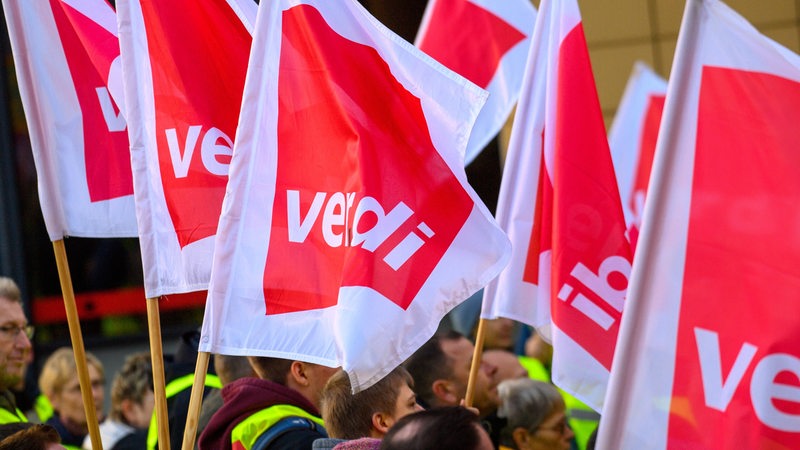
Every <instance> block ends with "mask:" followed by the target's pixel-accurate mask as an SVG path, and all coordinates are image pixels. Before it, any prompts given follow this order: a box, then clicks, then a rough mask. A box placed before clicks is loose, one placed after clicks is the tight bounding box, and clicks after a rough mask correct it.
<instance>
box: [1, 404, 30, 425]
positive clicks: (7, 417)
mask: <svg viewBox="0 0 800 450" xmlns="http://www.w3.org/2000/svg"><path fill="white" fill-rule="evenodd" d="M27 421H28V418H27V417H25V414H22V411H20V410H19V408H17V409H16V414H15V413H13V412H11V411H9V410H7V409H5V408H0V425H5V424H7V423H17V422H27Z"/></svg>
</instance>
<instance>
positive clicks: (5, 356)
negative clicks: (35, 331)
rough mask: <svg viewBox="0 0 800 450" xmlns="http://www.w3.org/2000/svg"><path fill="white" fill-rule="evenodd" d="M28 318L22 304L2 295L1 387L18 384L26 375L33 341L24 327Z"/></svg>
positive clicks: (0, 330)
mask: <svg viewBox="0 0 800 450" xmlns="http://www.w3.org/2000/svg"><path fill="white" fill-rule="evenodd" d="M27 324H28V319H27V318H26V317H25V313H24V312H23V311H22V305H21V304H20V303H18V302H12V301H11V300H8V299H7V298H4V297H0V388H3V389H6V388H9V387H11V386H14V385H16V384H17V383H19V382H20V380H22V378H23V377H24V375H25V368H26V366H27V364H28V355H29V354H30V352H31V341H30V339H28V336H27V335H26V334H25V331H24V330H23V329H22V328H24V327H25V326H26V325H27Z"/></svg>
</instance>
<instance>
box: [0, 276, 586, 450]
mask: <svg viewBox="0 0 800 450" xmlns="http://www.w3.org/2000/svg"><path fill="white" fill-rule="evenodd" d="M476 317H477V316H476ZM476 322H477V320H472V321H468V322H466V325H464V322H463V321H462V322H461V324H462V325H461V326H460V327H459V326H456V327H450V328H443V329H442V330H441V331H440V332H438V333H437V334H436V335H434V336H433V337H432V338H431V339H430V340H429V341H428V342H427V343H425V344H424V345H423V346H422V347H420V348H419V349H418V350H417V351H416V352H415V353H414V354H413V355H412V356H411V357H409V358H408V359H407V360H406V361H405V362H404V363H403V364H402V365H401V366H400V367H397V368H396V369H394V370H393V371H392V372H391V373H389V375H387V376H386V377H384V378H383V379H381V380H380V381H379V382H377V383H376V384H374V385H372V386H371V387H369V388H368V389H366V390H363V391H360V392H358V393H355V394H353V393H352V389H351V384H350V379H349V378H348V375H347V373H345V372H344V371H342V370H341V369H338V368H330V367H326V366H322V365H318V364H312V363H308V362H304V361H299V360H286V359H278V358H267V357H252V356H251V357H243V356H227V355H214V357H213V359H212V361H213V365H212V366H211V367H210V370H209V374H208V376H207V381H206V390H205V393H204V401H203V405H202V410H201V413H200V419H199V426H198V434H197V437H196V447H197V448H199V449H201V450H221V449H222V450H224V449H242V448H246V449H272V450H275V449H293V450H296V449H319V450H324V449H332V450H347V449H410V450H413V449H450V448H453V449H456V448H458V449H466V450H469V449H476V450H477V449H481V450H483V449H506V450H507V449H515V450H527V449H541V450H549V449H554V450H555V449H560V450H567V449H574V450H585V449H591V448H593V440H592V438H593V433H594V432H595V430H596V428H597V421H598V420H599V416H597V415H596V414H595V415H592V413H593V411H591V410H590V409H589V408H587V407H586V406H585V405H582V404H581V403H580V402H579V401H578V400H577V399H575V398H574V397H571V396H569V395H568V394H566V393H564V392H561V391H560V390H558V389H557V388H556V387H555V386H554V385H552V384H551V383H550V382H549V375H548V361H547V357H548V356H547V355H548V352H547V345H546V344H544V343H543V341H541V339H539V338H538V337H537V335H536V334H535V333H534V334H532V335H531V336H530V337H529V338H527V339H525V340H526V344H527V345H525V346H517V347H519V348H523V349H524V350H523V353H527V354H518V353H515V352H514V351H513V350H514V348H515V344H516V343H517V342H516V341H518V340H519V338H518V336H519V335H520V333H519V332H520V329H521V328H522V327H520V325H519V324H516V323H514V322H512V321H509V320H506V319H498V320H496V321H489V322H488V323H487V324H486V325H487V326H486V327H485V329H487V330H489V332H488V333H487V336H486V340H485V344H486V350H485V351H484V352H483V355H482V359H481V363H480V370H479V371H478V373H477V377H476V379H475V381H474V391H473V401H472V404H471V405H470V406H469V407H465V406H464V399H465V397H466V394H467V385H468V380H469V374H470V368H471V366H472V359H473V354H474V345H473V343H472V341H471V340H470V339H469V338H468V336H470V335H471V334H472V333H474V329H475V325H476ZM454 323H459V321H457V320H455V321H454ZM452 328H455V329H452ZM459 328H461V329H459ZM523 331H524V330H523ZM32 337H33V327H32V325H31V324H29V322H28V319H27V317H26V316H25V313H24V310H23V308H22V300H21V298H20V291H19V289H18V287H17V286H16V284H15V283H14V281H13V280H11V279H9V278H5V277H0V450H3V449H11V448H13V449H37V450H43V449H47V450H53V449H62V448H66V449H81V448H83V449H91V448H92V442H91V439H90V436H89V435H88V434H89V429H88V427H89V426H88V424H87V420H86V413H85V408H84V403H83V397H82V394H81V390H80V386H79V383H78V378H77V372H76V362H75V357H74V355H73V352H72V349H71V348H62V349H58V350H56V351H55V352H53V353H52V354H51V355H49V356H48V358H47V359H46V361H45V363H44V365H43V367H42V369H41V371H40V373H39V376H38V389H39V392H40V395H39V396H38V397H37V398H36V400H35V401H34V402H33V403H32V405H31V410H30V411H22V410H20V408H18V405H19V403H18V401H17V398H16V397H15V392H18V391H20V390H21V384H22V383H24V379H25V371H26V369H27V367H28V366H29V364H30V363H31V339H32ZM198 342H199V333H197V332H196V331H193V332H190V333H187V334H185V335H184V336H183V338H182V339H181V344H180V345H179V347H178V349H177V351H176V353H175V354H174V355H171V356H172V358H171V364H170V365H169V366H168V369H167V373H166V376H167V381H168V383H167V386H166V395H167V406H168V411H169V426H170V439H171V448H181V443H182V439H183V432H184V427H185V424H186V415H187V412H188V401H189V394H190V390H191V386H192V382H193V379H194V375H193V370H194V363H195V361H196V358H197V346H198ZM86 357H87V366H88V372H89V379H90V381H91V386H92V392H91V394H92V395H91V396H92V399H93V406H94V408H95V411H96V415H97V417H98V419H99V421H100V427H99V431H100V433H99V434H100V438H101V441H102V444H103V448H104V449H106V450H124V449H156V448H159V447H158V434H157V432H156V426H155V418H154V413H153V408H154V403H155V402H154V394H153V379H152V366H151V361H150V355H149V354H148V353H136V354H132V355H129V356H128V357H127V359H126V360H125V362H124V364H123V366H122V368H121V369H120V370H119V372H118V373H116V374H114V375H113V382H112V387H111V392H110V396H111V402H110V404H111V406H110V411H109V412H108V414H107V415H106V414H105V413H104V410H103V407H104V402H105V395H106V393H105V392H104V386H105V377H106V375H107V374H106V373H105V371H104V367H103V364H102V363H101V362H100V360H99V359H97V358H96V357H94V356H93V355H92V354H91V353H88V352H87V354H86ZM109 375H110V374H109ZM23 443H24V444H23Z"/></svg>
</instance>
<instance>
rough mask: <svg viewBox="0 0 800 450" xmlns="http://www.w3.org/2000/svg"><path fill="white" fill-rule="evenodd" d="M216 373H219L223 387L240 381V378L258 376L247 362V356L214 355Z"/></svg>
mask: <svg viewBox="0 0 800 450" xmlns="http://www.w3.org/2000/svg"><path fill="white" fill-rule="evenodd" d="M214 372H216V373H217V376H218V377H219V381H220V382H221V383H222V385H223V386H227V385H228V384H230V383H232V382H234V381H236V380H238V379H239V378H246V377H256V376H258V375H257V374H256V372H255V370H253V366H251V365H250V361H248V360H247V356H233V355H223V354H214Z"/></svg>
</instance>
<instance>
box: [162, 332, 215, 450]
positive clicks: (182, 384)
mask: <svg viewBox="0 0 800 450" xmlns="http://www.w3.org/2000/svg"><path fill="white" fill-rule="evenodd" d="M199 346H200V331H199V330H196V329H195V330H190V331H187V332H185V333H183V334H182V335H181V337H180V339H179V340H178V345H177V349H176V350H175V353H174V354H173V355H167V356H165V358H164V360H165V368H164V377H165V380H166V383H167V384H166V386H165V387H164V390H165V394H166V397H167V423H168V424H169V443H170V447H171V448H181V447H182V446H183V432H184V430H185V429H186V418H187V416H188V415H189V400H190V398H191V394H192V385H193V384H194V369H195V366H196V365H197V349H198V347H199ZM212 359H213V358H212ZM211 367H212V368H213V367H214V365H213V361H212V365H211ZM204 386H205V387H204V389H203V398H205V396H207V395H208V394H209V393H210V392H212V391H213V390H214V389H221V388H222V383H221V382H220V380H219V377H218V376H217V374H216V373H215V372H214V370H213V369H212V370H209V371H208V373H207V374H206V379H205V383H204ZM156 449H158V426H157V421H156V414H155V412H154V413H153V417H152V418H151V419H150V427H149V428H148V430H147V450H156Z"/></svg>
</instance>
